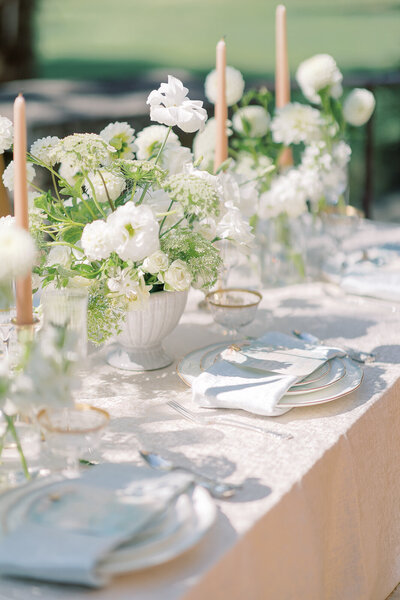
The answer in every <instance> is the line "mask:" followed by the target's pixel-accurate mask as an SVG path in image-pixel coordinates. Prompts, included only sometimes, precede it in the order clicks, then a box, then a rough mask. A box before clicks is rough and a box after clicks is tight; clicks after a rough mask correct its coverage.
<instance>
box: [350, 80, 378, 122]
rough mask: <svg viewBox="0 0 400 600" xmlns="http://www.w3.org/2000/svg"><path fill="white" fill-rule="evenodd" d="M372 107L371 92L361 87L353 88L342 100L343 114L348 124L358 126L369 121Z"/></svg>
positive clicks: (373, 107)
mask: <svg viewBox="0 0 400 600" xmlns="http://www.w3.org/2000/svg"><path fill="white" fill-rule="evenodd" d="M374 109H375V98H374V95H373V93H372V92H370V91H369V90H365V89H362V88H355V89H354V90H352V91H351V92H350V94H349V95H348V96H347V98H346V100H345V101H344V104H343V116H344V118H345V119H346V121H347V122H348V123H350V125H355V126H356V127H360V126H361V125H364V124H365V123H366V122H367V121H369V119H370V118H371V115H372V113H373V112H374Z"/></svg>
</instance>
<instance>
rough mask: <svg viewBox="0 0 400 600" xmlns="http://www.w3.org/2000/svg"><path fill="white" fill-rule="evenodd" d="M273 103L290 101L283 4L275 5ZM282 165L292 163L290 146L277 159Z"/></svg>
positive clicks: (277, 104)
mask: <svg viewBox="0 0 400 600" xmlns="http://www.w3.org/2000/svg"><path fill="white" fill-rule="evenodd" d="M275 61H276V68H275V104H276V108H282V107H283V106H285V104H287V103H288V102H290V74H289V60H288V47H287V32H286V8H285V6H283V4H279V5H278V6H277V7H276V23H275ZM279 164H280V166H282V167H285V166H290V165H292V164H293V158H292V153H291V151H290V148H285V149H284V151H283V152H282V154H281V156H280V160H279Z"/></svg>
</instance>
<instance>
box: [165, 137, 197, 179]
mask: <svg viewBox="0 0 400 600" xmlns="http://www.w3.org/2000/svg"><path fill="white" fill-rule="evenodd" d="M192 160H193V156H192V153H191V152H190V150H189V148H186V147H185V146H176V145H169V144H167V145H166V146H165V148H164V152H163V153H162V156H161V166H162V168H163V169H166V170H167V171H168V173H169V174H170V175H176V174H177V173H182V171H183V168H184V166H185V165H186V164H187V163H191V162H192Z"/></svg>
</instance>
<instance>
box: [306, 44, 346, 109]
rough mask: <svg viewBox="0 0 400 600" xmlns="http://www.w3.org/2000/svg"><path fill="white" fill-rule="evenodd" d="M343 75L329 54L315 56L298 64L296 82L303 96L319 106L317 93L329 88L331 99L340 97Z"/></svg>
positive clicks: (319, 100) (319, 101) (319, 99)
mask: <svg viewBox="0 0 400 600" xmlns="http://www.w3.org/2000/svg"><path fill="white" fill-rule="evenodd" d="M342 79H343V75H342V74H341V72H340V71H339V69H338V67H337V64H336V62H335V60H334V59H333V58H332V56H330V55H329V54H316V55H315V56H312V57H311V58H309V59H307V60H305V61H303V62H302V63H300V65H299V67H298V69H297V72H296V80H297V83H298V84H299V86H300V89H301V91H302V92H303V94H304V96H305V97H306V98H307V99H308V100H309V101H310V102H313V103H314V104H320V103H321V98H320V96H319V94H318V92H319V91H321V90H323V89H325V88H329V93H330V95H331V96H332V97H333V98H339V97H340V96H341V95H342V92H343V90H342V85H341V84H342Z"/></svg>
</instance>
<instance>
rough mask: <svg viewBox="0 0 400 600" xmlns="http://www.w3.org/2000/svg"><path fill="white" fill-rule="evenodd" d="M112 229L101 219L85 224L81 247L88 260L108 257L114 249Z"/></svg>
mask: <svg viewBox="0 0 400 600" xmlns="http://www.w3.org/2000/svg"><path fill="white" fill-rule="evenodd" d="M112 233H113V232H112V230H111V229H110V227H108V225H107V223H106V222H105V221H102V220H101V219H99V220H97V221H93V222H92V223H88V224H87V225H85V228H84V230H83V233H82V238H81V242H82V248H83V250H84V252H85V254H86V256H87V257H88V259H89V260H102V259H104V258H108V257H109V256H110V254H111V252H112V251H113V250H114V243H113V242H114V240H113V237H112Z"/></svg>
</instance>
